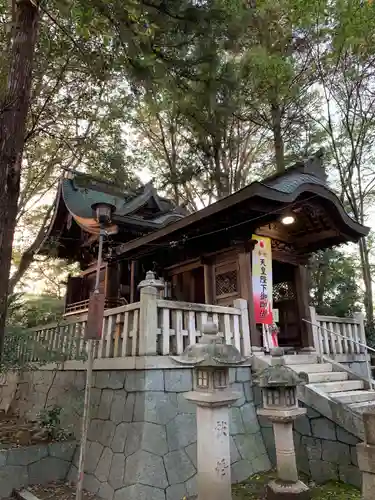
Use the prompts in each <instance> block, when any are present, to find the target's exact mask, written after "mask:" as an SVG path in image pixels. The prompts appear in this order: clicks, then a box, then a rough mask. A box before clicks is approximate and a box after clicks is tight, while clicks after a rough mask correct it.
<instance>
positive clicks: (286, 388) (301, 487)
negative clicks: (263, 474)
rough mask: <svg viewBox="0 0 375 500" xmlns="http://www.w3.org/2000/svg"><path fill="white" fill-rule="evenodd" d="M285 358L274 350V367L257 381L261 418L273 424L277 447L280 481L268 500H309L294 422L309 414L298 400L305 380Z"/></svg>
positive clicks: (269, 491)
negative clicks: (298, 459) (301, 478)
mask: <svg viewBox="0 0 375 500" xmlns="http://www.w3.org/2000/svg"><path fill="white" fill-rule="evenodd" d="M282 354H283V352H282V350H281V349H274V350H273V352H271V356H272V358H271V365H270V366H269V367H267V368H266V369H264V370H263V371H261V372H260V373H259V374H258V377H257V383H258V385H259V387H260V388H261V390H262V401H263V408H261V409H259V410H258V415H261V416H263V417H267V418H268V419H269V420H270V421H271V422H272V426H273V433H274V437H275V447H276V461H277V479H276V480H275V481H271V482H270V483H269V484H268V486H267V500H276V499H280V500H281V499H285V500H291V499H296V500H297V499H298V500H306V499H309V498H310V491H309V489H308V487H307V486H306V485H305V484H304V483H303V482H302V481H299V479H298V472H297V463H296V454H295V449H294V441H293V421H294V420H295V419H296V418H297V417H299V416H300V415H304V414H305V413H306V409H305V408H299V407H298V398H297V386H298V385H300V384H303V383H304V382H305V380H303V379H302V378H300V376H298V375H297V374H296V373H295V372H294V371H293V370H292V369H291V368H289V367H287V366H285V365H284V359H283V358H282Z"/></svg>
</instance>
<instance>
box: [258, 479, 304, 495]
mask: <svg viewBox="0 0 375 500" xmlns="http://www.w3.org/2000/svg"><path fill="white" fill-rule="evenodd" d="M266 498H267V500H310V498H311V493H310V490H309V488H308V487H307V486H306V484H304V483H303V482H302V481H297V482H295V483H286V482H281V481H280V480H277V479H276V480H274V481H271V482H269V483H268V485H267V489H266Z"/></svg>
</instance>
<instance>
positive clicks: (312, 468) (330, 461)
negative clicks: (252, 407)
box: [255, 388, 361, 488]
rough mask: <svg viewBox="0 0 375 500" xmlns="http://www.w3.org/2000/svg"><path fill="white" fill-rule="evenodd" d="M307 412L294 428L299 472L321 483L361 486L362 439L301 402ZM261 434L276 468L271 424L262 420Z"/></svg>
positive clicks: (257, 395)
mask: <svg viewBox="0 0 375 500" xmlns="http://www.w3.org/2000/svg"><path fill="white" fill-rule="evenodd" d="M255 400H256V406H257V407H259V405H260V394H259V389H258V388H256V390H255ZM300 407H302V408H306V410H307V413H306V415H303V416H301V417H298V418H297V419H296V420H295V422H294V426H293V434H294V444H295V447H296V456H297V466H298V469H299V470H300V471H301V472H303V473H304V474H307V475H308V476H309V477H310V478H311V479H312V480H313V481H315V482H316V483H318V484H321V483H325V482H327V481H330V480H333V481H343V482H345V483H348V484H351V485H353V486H356V487H358V488H359V487H360V485H361V474H360V471H359V469H358V462H357V452H356V444H357V443H359V439H358V438H357V437H356V436H354V435H353V434H349V433H348V432H347V431H346V430H345V429H343V428H342V427H340V426H339V425H337V424H335V423H334V422H333V421H332V420H329V419H328V418H326V417H324V416H322V415H321V414H320V413H318V412H317V411H315V410H314V409H313V408H310V407H309V406H307V405H304V404H303V403H301V402H300ZM259 423H260V427H261V433H262V436H263V440H264V443H265V446H266V448H267V452H268V455H269V457H270V460H271V463H272V465H273V466H275V465H276V455H275V440H274V436H273V429H272V424H271V423H270V422H269V421H268V420H267V419H266V418H264V417H259Z"/></svg>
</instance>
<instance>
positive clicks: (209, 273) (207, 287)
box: [202, 259, 215, 304]
mask: <svg viewBox="0 0 375 500" xmlns="http://www.w3.org/2000/svg"><path fill="white" fill-rule="evenodd" d="M202 263H203V270H204V271H203V272H204V301H205V304H213V303H214V300H215V297H214V275H213V265H212V263H211V262H209V261H206V260H203V259H202Z"/></svg>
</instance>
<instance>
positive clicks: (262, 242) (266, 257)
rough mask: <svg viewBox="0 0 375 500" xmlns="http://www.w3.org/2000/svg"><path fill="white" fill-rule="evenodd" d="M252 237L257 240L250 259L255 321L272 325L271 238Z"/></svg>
mask: <svg viewBox="0 0 375 500" xmlns="http://www.w3.org/2000/svg"><path fill="white" fill-rule="evenodd" d="M252 238H253V240H256V241H257V243H256V244H255V246H254V250H253V260H252V277H253V298H254V313H255V322H256V323H261V324H263V325H272V323H273V321H272V251H271V239H270V238H265V237H263V236H257V235H253V236H252Z"/></svg>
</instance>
